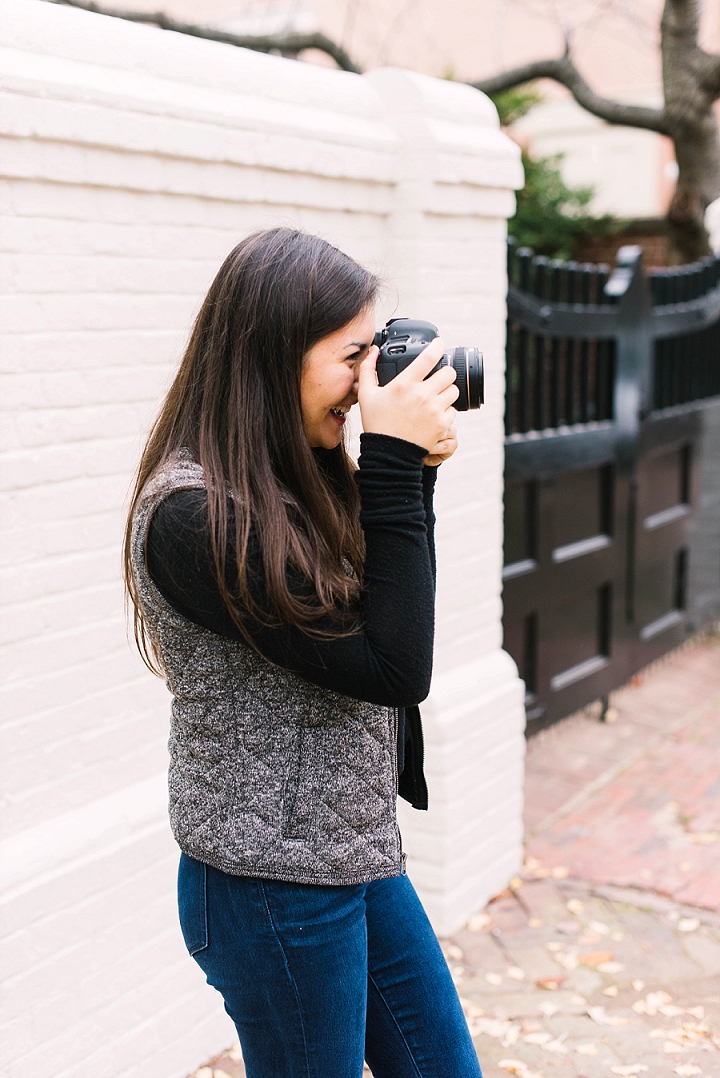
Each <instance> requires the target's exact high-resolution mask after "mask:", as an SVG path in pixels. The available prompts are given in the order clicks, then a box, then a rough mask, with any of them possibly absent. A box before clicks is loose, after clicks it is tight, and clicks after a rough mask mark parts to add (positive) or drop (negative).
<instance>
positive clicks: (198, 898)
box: [178, 853, 208, 955]
mask: <svg viewBox="0 0 720 1078" xmlns="http://www.w3.org/2000/svg"><path fill="white" fill-rule="evenodd" d="M178 913H179V914H180V930H181V931H182V934H183V939H184V940H185V946H186V947H187V949H188V951H189V953H190V954H191V955H194V954H197V953H198V951H202V950H204V949H205V948H206V947H207V945H208V923H207V865H205V864H203V862H202V861H196V860H195V858H194V857H188V855H187V854H186V853H181V854H180V866H179V868H178Z"/></svg>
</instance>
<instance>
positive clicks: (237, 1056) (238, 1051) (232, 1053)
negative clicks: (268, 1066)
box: [227, 1041, 243, 1063]
mask: <svg viewBox="0 0 720 1078" xmlns="http://www.w3.org/2000/svg"><path fill="white" fill-rule="evenodd" d="M227 1054H228V1056H229V1058H230V1059H232V1061H233V1063H241V1062H242V1057H243V1056H242V1048H241V1047H240V1041H235V1044H234V1045H233V1046H232V1048H229V1049H228V1053H227Z"/></svg>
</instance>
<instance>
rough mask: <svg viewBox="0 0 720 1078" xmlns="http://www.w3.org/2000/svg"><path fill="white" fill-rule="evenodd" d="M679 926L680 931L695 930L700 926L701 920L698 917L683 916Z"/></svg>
mask: <svg viewBox="0 0 720 1078" xmlns="http://www.w3.org/2000/svg"><path fill="white" fill-rule="evenodd" d="M677 926H678V932H694V931H695V929H696V928H699V927H700V921H699V920H698V918H697V917H681V918H680V920H679V921H678V923H677Z"/></svg>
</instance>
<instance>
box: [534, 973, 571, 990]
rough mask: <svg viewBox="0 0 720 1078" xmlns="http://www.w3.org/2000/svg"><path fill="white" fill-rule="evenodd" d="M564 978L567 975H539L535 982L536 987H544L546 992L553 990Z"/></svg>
mask: <svg viewBox="0 0 720 1078" xmlns="http://www.w3.org/2000/svg"><path fill="white" fill-rule="evenodd" d="M566 980H567V977H540V978H538V980H537V981H535V984H536V985H537V986H538V988H546V989H547V990H548V992H554V991H555V989H556V988H559V987H560V985H561V984H562V983H563V981H566Z"/></svg>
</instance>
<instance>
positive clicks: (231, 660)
mask: <svg viewBox="0 0 720 1078" xmlns="http://www.w3.org/2000/svg"><path fill="white" fill-rule="evenodd" d="M203 485H204V483H203V474H202V469H201V468H200V466H199V465H197V464H196V463H194V462H193V461H192V460H191V459H190V457H189V456H188V455H186V454H183V453H181V454H180V455H179V456H178V457H176V458H174V459H173V460H172V461H171V462H169V463H168V464H166V465H165V467H164V468H163V469H162V470H161V471H159V472H158V473H157V475H156V476H155V477H154V478H153V479H152V480H151V481H150V482H149V484H148V485H147V487H146V488H145V491H144V492H143V496H142V499H141V501H140V503H139V505H138V507H137V510H136V513H135V517H134V520H133V536H132V566H133V573H134V577H135V581H136V584H137V589H138V592H139V596H140V602H141V604H142V609H143V613H144V615H145V618H146V619H147V624H148V627H149V631H150V633H151V635H152V638H153V640H154V642H155V644H156V646H157V648H158V651H159V652H160V654H161V655H162V658H163V663H164V666H165V669H166V672H167V686H168V688H169V690H170V692H171V693H172V698H173V699H172V719H171V729H170V741H169V750H170V775H169V793H170V823H171V826H172V830H173V834H174V835H175V838H176V840H177V842H178V844H179V846H180V848H181V849H182V850H183V851H184V852H185V853H187V854H189V855H190V856H191V857H194V858H196V859H197V860H199V861H204V862H205V863H206V864H208V865H213V866H214V867H215V868H219V869H222V870H223V871H224V872H229V873H231V874H233V875H236V876H261V877H264V878H268V879H277V880H291V881H295V882H297V883H313V884H355V883H366V882H368V881H370V880H374V879H381V878H384V877H388V876H396V875H398V874H399V873H400V872H401V858H402V854H401V849H400V834H399V831H398V827H397V822H396V797H397V757H396V752H397V749H396V722H397V717H396V713H395V712H394V710H393V709H392V708H387V707H379V706H377V705H375V704H367V703H363V702H362V701H360V700H354V699H352V698H351V697H349V696H342V695H340V694H339V693H335V692H331V691H329V690H327V689H321V688H319V687H318V686H316V685H312V684H311V683H310V682H308V681H304V680H303V679H302V678H300V677H298V676H296V675H295V674H292V673H289V672H288V671H286V670H282V669H280V668H278V667H276V666H273V665H271V664H270V663H268V662H266V661H265V660H264V659H262V658H261V657H260V656H259V655H258V654H257V653H256V652H255V651H253V650H252V648H250V647H248V646H247V645H245V644H243V643H240V642H238V641H235V640H229V639H226V638H225V637H222V636H218V635H217V634H216V633H213V632H210V631H209V630H207V629H203V628H202V627H201V626H199V625H196V624H194V623H193V622H191V621H188V620H187V618H184V617H183V616H182V615H181V614H178V613H177V612H176V611H175V610H174V609H173V608H172V607H171V606H170V604H169V603H168V602H166V600H165V599H164V598H163V597H162V595H161V594H160V592H159V591H158V590H157V588H155V586H154V585H153V583H152V581H151V579H150V575H149V573H148V571H147V565H146V559H145V549H146V540H147V529H148V523H149V521H150V517H151V515H152V512H153V509H154V508H155V506H156V505H157V504H158V502H159V501H160V500H161V499H162V498H164V497H165V496H167V495H168V494H169V493H170V492H171V491H173V490H178V489H181V488H188V487H202V486H203Z"/></svg>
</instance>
